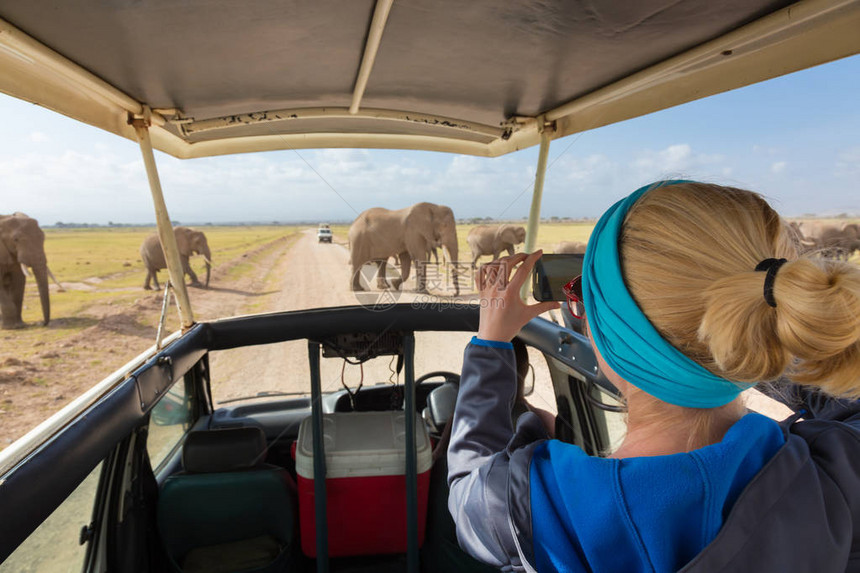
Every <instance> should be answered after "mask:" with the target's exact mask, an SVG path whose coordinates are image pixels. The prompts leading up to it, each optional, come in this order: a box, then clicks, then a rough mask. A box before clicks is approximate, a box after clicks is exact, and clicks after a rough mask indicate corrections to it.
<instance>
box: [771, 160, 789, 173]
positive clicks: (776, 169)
mask: <svg viewBox="0 0 860 573" xmlns="http://www.w3.org/2000/svg"><path fill="white" fill-rule="evenodd" d="M787 166H788V162H787V161H777V162H775V163H772V164H771V166H770V172H771V173H774V174H776V175H779V174H780V173H782V172H783V171H785V168H786V167H787Z"/></svg>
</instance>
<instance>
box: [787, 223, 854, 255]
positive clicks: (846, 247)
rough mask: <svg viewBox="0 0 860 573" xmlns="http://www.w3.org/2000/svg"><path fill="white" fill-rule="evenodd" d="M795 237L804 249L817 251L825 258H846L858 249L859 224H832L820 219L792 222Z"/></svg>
mask: <svg viewBox="0 0 860 573" xmlns="http://www.w3.org/2000/svg"><path fill="white" fill-rule="evenodd" d="M790 228H791V230H792V232H793V233H794V235H795V238H796V239H797V240H798V242H799V243H800V245H801V246H802V247H803V249H804V250H805V251H813V252H818V253H820V254H821V256H823V257H826V258H834V259H844V260H846V261H847V260H848V259H850V258H851V256H852V255H853V254H854V251H857V250H860V225H858V224H857V223H846V224H843V225H833V224H826V223H822V222H821V221H811V222H805V221H804V222H800V223H798V222H792V223H791V226H790Z"/></svg>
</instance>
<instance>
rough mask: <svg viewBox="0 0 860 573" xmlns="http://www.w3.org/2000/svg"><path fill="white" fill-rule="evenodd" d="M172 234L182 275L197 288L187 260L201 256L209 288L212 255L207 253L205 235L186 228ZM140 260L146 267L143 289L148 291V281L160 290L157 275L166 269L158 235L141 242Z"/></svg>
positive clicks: (197, 282)
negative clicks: (174, 238)
mask: <svg viewBox="0 0 860 573" xmlns="http://www.w3.org/2000/svg"><path fill="white" fill-rule="evenodd" d="M173 234H174V235H175V236H176V246H177V248H178V249H179V260H180V261H182V270H184V271H185V273H184V274H187V275H188V276H189V277H191V284H192V285H195V286H199V285H200V281H199V280H197V275H196V274H194V271H193V270H191V265H190V264H188V258H189V257H190V256H191V255H203V260H205V261H206V284H205V286H206V287H209V274H210V272H211V270H212V254H211V253H210V252H209V243H208V242H207V241H206V235H204V234H203V232H202V231H195V230H194V229H189V228H188V227H175V228H174V229H173ZM140 258H141V259H143V266H145V267H146V280H145V281H144V283H143V288H144V289H146V290H149V288H150V287H149V281H150V279H152V280H153V281H154V282H155V288H157V289H158V288H161V287H160V286H159V285H158V276H157V273H158V271H159V270H161V269H166V268H167V262H166V261H165V259H164V251H163V250H162V249H161V241H160V240H159V239H158V235H150V236H149V237H147V238H146V239H144V240H143V244H142V245H140ZM183 276H184V275H183Z"/></svg>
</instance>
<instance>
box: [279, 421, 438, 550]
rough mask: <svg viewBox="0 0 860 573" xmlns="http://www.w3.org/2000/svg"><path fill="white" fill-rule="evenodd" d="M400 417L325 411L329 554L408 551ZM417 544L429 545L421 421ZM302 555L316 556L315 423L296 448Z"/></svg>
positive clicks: (307, 425) (427, 452) (428, 462)
mask: <svg viewBox="0 0 860 573" xmlns="http://www.w3.org/2000/svg"><path fill="white" fill-rule="evenodd" d="M405 419H406V416H405V415H404V413H403V412H348V413H336V414H324V415H323V426H324V434H325V435H324V438H323V440H324V441H323V443H324V444H325V457H326V498H327V515H328V550H329V555H330V556H332V557H338V556H347V555H366V554H379V553H405V552H406V439H405V438H406V436H405V428H406V424H405ZM415 442H416V453H417V458H418V464H417V465H418V468H417V469H418V542H419V544H421V543H423V542H424V525H425V522H426V515H427V492H428V490H429V486H430V467H431V466H432V465H433V456H432V451H431V448H430V439H429V437H428V436H427V429H426V428H425V427H424V424H423V423H422V421H421V418H420V417H418V416H416V432H415ZM296 473H297V474H298V482H299V483H298V487H299V524H300V528H301V535H302V550H303V551H304V552H305V555H308V556H310V557H316V517H315V514H314V460H313V432H312V419H311V417H308V418H306V419H305V420H304V421H302V425H301V428H300V429H299V439H298V444H297V446H296Z"/></svg>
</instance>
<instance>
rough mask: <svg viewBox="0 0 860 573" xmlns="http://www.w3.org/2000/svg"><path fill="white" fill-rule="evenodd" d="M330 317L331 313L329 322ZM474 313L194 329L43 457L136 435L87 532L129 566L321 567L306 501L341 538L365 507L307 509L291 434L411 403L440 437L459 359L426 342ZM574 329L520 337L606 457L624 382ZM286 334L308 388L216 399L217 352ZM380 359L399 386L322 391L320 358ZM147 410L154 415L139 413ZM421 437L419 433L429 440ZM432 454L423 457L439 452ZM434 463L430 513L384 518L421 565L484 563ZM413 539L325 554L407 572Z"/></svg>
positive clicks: (103, 551)
mask: <svg viewBox="0 0 860 573" xmlns="http://www.w3.org/2000/svg"><path fill="white" fill-rule="evenodd" d="M322 313H325V317H326V320H324V321H320V320H319V319H320V315H321V314H322ZM477 319H478V307H477V306H475V305H462V306H461V307H459V308H456V307H455V308H441V307H439V306H438V305H437V306H433V305H431V306H428V307H427V308H424V309H420V310H416V309H414V308H412V307H411V305H398V306H395V307H394V308H391V309H389V310H387V311H386V312H384V313H380V312H374V311H372V310H369V309H365V308H361V307H344V308H335V309H325V310H311V311H299V312H290V313H279V314H270V315H261V316H252V317H243V318H233V319H224V320H219V321H214V322H210V323H202V324H198V325H196V326H195V327H193V328H192V329H191V331H189V332H188V333H186V335H185V336H183V337H182V338H181V340H177V341H176V342H174V343H173V344H171V345H169V346H168V347H167V348H166V349H165V350H164V351H162V352H161V353H159V354H158V355H157V356H156V357H153V358H152V359H151V360H149V361H148V362H147V363H146V364H145V365H143V366H142V367H140V368H139V369H137V370H136V371H135V372H134V373H132V375H131V376H132V379H133V380H134V381H135V384H133V385H128V386H127V387H126V389H125V390H123V389H122V388H118V389H117V390H116V391H114V392H112V393H110V394H109V395H107V396H105V397H104V398H103V399H102V400H100V401H99V403H98V404H96V407H95V408H94V409H93V410H92V411H91V413H90V417H91V420H90V422H89V424H87V425H86V426H87V428H91V427H99V428H105V429H106V430H105V431H104V432H100V433H90V432H89V431H88V429H87V428H81V430H82V431H80V432H75V431H69V432H63V433H62V434H61V435H60V436H58V439H55V440H53V441H51V442H50V443H48V444H46V445H45V446H44V449H43V451H42V452H41V453H40V456H45V457H46V458H47V459H56V458H55V456H58V455H61V456H62V457H64V458H66V459H68V460H69V463H68V465H67V466H65V467H66V468H67V469H68V470H69V471H73V470H75V469H77V466H78V465H79V464H80V465H81V466H83V467H87V466H89V465H90V464H91V463H92V461H93V458H92V456H95V455H97V454H96V452H97V451H98V449H99V446H103V444H104V441H105V440H106V439H109V438H108V436H110V435H116V434H118V433H119V432H122V433H123V434H124V435H125V436H126V437H125V438H124V439H123V440H121V441H120V442H119V443H117V444H116V445H115V446H114V447H113V449H112V450H111V452H110V454H109V455H108V456H107V457H104V458H101V459H98V460H96V463H97V466H98V479H97V480H96V483H97V487H96V495H95V498H96V499H97V500H99V503H96V504H95V505H94V507H92V508H91V510H92V512H93V513H92V517H91V521H90V522H86V521H84V522H82V523H81V524H80V525H81V527H82V529H81V538H80V539H81V540H83V541H84V544H85V545H86V546H87V547H88V548H90V549H89V550H88V552H87V556H86V562H87V563H88V564H89V565H88V566H92V567H94V568H95V570H99V569H100V568H102V567H107V569H108V570H114V567H116V568H117V569H116V570H122V571H167V570H178V571H221V570H223V571H245V570H249V571H250V570H253V571H257V570H260V571H270V570H271V571H315V570H318V567H319V565H318V561H319V559H315V558H313V557H309V556H308V555H307V554H306V553H305V552H303V551H302V549H301V548H302V543H303V542H302V539H301V536H302V535H303V534H307V529H303V528H302V527H300V526H299V523H300V521H301V520H303V519H306V518H305V516H303V515H300V513H301V512H308V511H310V512H314V513H316V512H318V511H322V512H323V513H321V514H319V513H317V521H318V522H319V521H322V520H321V519H320V518H319V516H320V515H326V516H327V517H328V522H329V524H328V527H329V535H330V536H337V533H336V531H337V528H340V527H344V525H343V523H341V522H342V521H343V520H344V519H348V520H349V519H352V518H353V517H354V516H343V515H340V516H338V513H339V512H341V511H343V509H342V508H339V507H330V508H329V509H328V511H327V512H326V511H324V509H320V508H318V507H315V506H313V505H311V506H300V504H299V500H298V495H297V494H298V490H297V485H296V484H297V482H299V481H300V479H299V475H298V474H297V462H296V452H295V448H296V445H295V443H296V441H297V440H299V439H300V427H301V426H302V422H303V421H304V420H306V419H309V418H312V417H313V416H314V415H316V416H319V417H320V419H322V417H324V416H331V415H338V416H341V417H343V416H346V417H349V416H355V415H358V416H361V415H362V414H363V413H367V412H402V413H403V414H404V415H406V419H407V420H410V416H408V414H406V413H407V412H408V413H411V422H412V423H413V424H414V426H415V428H416V431H417V432H418V433H419V434H426V435H427V436H429V438H430V444H431V447H432V446H435V445H436V444H437V443H438V442H439V439H440V437H441V435H442V434H443V432H444V428H445V425H446V423H447V422H448V420H449V419H450V417H451V415H452V413H453V406H454V401H455V400H456V389H457V383H458V381H459V370H457V371H435V372H415V371H414V368H413V359H414V354H415V352H416V340H418V341H419V342H420V341H421V340H422V339H421V335H422V334H423V333H424V332H431V331H432V332H434V333H439V334H442V335H454V334H455V333H465V334H467V335H471V334H472V333H473V332H474V331H475V330H476V329H477ZM574 328H575V326H574V325H573V324H567V325H566V326H563V325H559V324H556V323H555V322H552V321H549V320H545V319H542V318H539V319H535V320H534V321H532V322H531V323H530V324H529V325H528V326H527V328H525V329H524V330H523V331H522V333H521V334H520V336H519V338H520V339H521V340H522V341H523V342H524V343H525V344H526V345H527V346H529V347H531V348H533V349H535V350H537V351H538V352H539V353H540V354H539V355H540V356H542V357H543V358H544V359H545V360H546V365H545V367H546V369H547V370H548V372H549V373H550V375H551V377H552V380H553V386H554V388H555V392H556V396H555V398H556V401H557V404H558V408H559V416H558V418H557V423H556V426H555V434H556V436H557V437H558V438H559V439H564V440H567V441H569V442H571V443H576V444H579V445H580V446H581V447H583V448H584V449H585V451H587V452H589V453H592V454H595V455H596V454H599V453H600V452H601V451H604V450H606V449H607V448H608V447H609V444H610V439H611V436H610V426H611V425H612V423H610V422H609V418H610V417H612V416H615V417H620V416H621V414H620V413H619V412H620V411H621V407H620V403H619V402H618V401H617V400H616V399H615V394H614V389H612V387H611V386H610V385H609V383H608V382H607V381H606V380H605V378H603V377H602V376H601V375H599V374H598V373H597V368H596V364H595V362H594V357H593V354H592V353H591V351H590V346H589V343H588V341H587V339H585V338H584V337H583V336H582V335H581V334H579V333H577V332H576V331H575V330H573V329H574ZM289 341H294V342H299V343H301V344H306V345H307V348H308V364H309V371H310V377H309V379H308V380H307V386H308V388H309V392H308V393H307V394H308V395H305V396H301V397H293V396H278V395H277V393H262V394H260V395H252V396H249V397H247V398H239V399H230V400H225V401H224V402H225V403H223V404H221V405H220V407H217V408H214V407H213V402H212V396H211V379H212V378H215V377H217V376H218V373H217V372H213V371H211V369H210V355H211V354H212V353H217V352H230V351H236V350H240V349H242V348H247V347H249V346H252V345H261V344H278V343H286V342H289ZM389 358H391V360H389ZM372 359H384V360H385V362H386V363H391V362H395V363H396V367H395V372H396V373H397V378H398V379H399V382H398V380H395V381H394V383H392V382H391V380H390V379H389V380H380V381H378V382H379V383H377V384H366V385H364V386H363V387H356V386H353V387H352V388H347V387H344V388H341V389H335V390H333V391H328V392H326V393H322V392H321V387H320V361H321V360H322V361H327V360H333V361H335V362H337V363H340V362H342V361H350V363H353V362H354V363H366V362H368V361H370V360H372ZM540 366H541V367H543V365H540ZM139 407H144V408H145V409H146V410H147V412H148V415H147V416H145V417H142V418H141V417H139V416H138V415H137V414H136V411H137V410H138V408H139ZM614 423H615V425H617V424H618V420H617V419H616V420H614ZM405 427H407V428H408V427H409V424H408V422H407V424H406V426H405ZM413 441H415V442H419V443H420V440H419V439H418V438H415V440H413ZM327 443H328V440H327ZM406 443H409V440H408V439H407V441H406ZM375 447H376V446H374V445H373V444H369V445H367V446H366V447H365V448H364V450H362V452H363V453H364V454H365V455H367V454H368V452H372V450H373V449H374V448H375ZM407 454H408V448H407ZM413 455H417V453H413ZM423 455H424V456H425V458H426V457H427V456H429V451H425V452H423ZM315 459H320V458H315ZM419 465H420V464H419ZM425 465H426V464H425ZM41 471H44V469H43V468H41V467H39V466H37V465H35V464H27V465H26V466H24V467H22V468H21V469H20V470H19V471H17V472H15V474H13V476H14V478H13V481H11V482H9V483H7V484H6V485H8V486H11V487H13V488H14V487H25V484H27V483H31V482H32V480H34V479H36V476H37V475H38V472H41ZM31 472H34V473H31ZM423 473H425V474H426V476H425V479H427V480H429V487H425V488H424V489H422V491H421V495H422V502H421V503H422V504H426V508H425V509H424V510H423V511H422V512H421V514H420V515H419V514H418V512H417V511H415V512H413V513H414V515H411V514H410V515H409V517H408V520H411V521H407V522H406V523H405V524H404V523H402V522H403V521H404V517H405V516H403V515H401V516H400V518H399V520H398V518H397V517H396V516H395V515H390V514H387V517H386V520H390V523H381V524H378V525H379V526H380V527H382V528H386V527H390V528H396V529H397V530H399V532H400V533H399V534H398V535H397V539H398V540H399V541H400V543H401V545H403V543H404V541H405V542H409V543H414V544H415V548H416V549H417V551H415V556H414V557H415V558H416V559H418V560H419V564H420V565H419V566H420V567H421V568H422V569H425V570H431V571H441V570H486V569H487V567H486V566H485V565H483V564H480V563H478V562H477V561H474V560H473V559H472V558H471V557H469V556H468V555H466V554H465V553H463V552H462V551H461V550H460V549H459V547H458V546H457V542H456V537H455V533H454V529H453V521H452V520H451V517H450V514H449V513H448V507H447V484H446V477H447V476H446V467H445V458H444V455H443V456H439V457H437V458H436V459H434V460H433V462H432V467H431V468H429V469H427V468H425V469H424V472H423ZM415 479H416V484H415V485H414V486H413V487H414V488H415V489H413V490H412V493H409V492H410V490H409V487H408V484H407V487H403V486H402V484H401V487H400V490H399V492H400V497H401V498H402V500H403V502H404V503H405V502H406V500H407V498H408V497H409V496H410V495H415V496H417V495H418V492H417V489H418V486H417V476H416V478H415ZM19 480H20V481H19ZM311 481H313V480H311ZM19 484H20V485H19ZM74 495H75V493H73V494H72V497H74ZM378 495H380V497H378V498H377V499H374V498H373V497H372V494H368V493H367V492H365V493H363V494H362V498H363V499H362V503H363V504H366V507H368V508H372V507H374V506H375V505H378V504H383V503H384V500H385V499H387V498H389V497H390V496H391V492H390V491H386V492H385V493H384V495H382V494H381V492H378ZM70 499H71V498H70ZM35 501H36V500H33V499H32V498H22V499H20V503H21V504H22V505H21V506H20V507H32V504H33V503H35ZM39 501H41V502H43V503H45V504H46V505H49V504H51V503H52V502H53V500H39ZM416 501H417V499H416ZM66 503H68V500H67V501H66ZM407 513H408V512H407ZM52 517H53V516H52ZM61 517H62V516H61ZM67 517H68V518H71V519H73V520H76V521H75V523H77V521H80V520H81V516H80V515H73V516H67ZM49 520H50V518H49ZM419 520H420V523H421V524H422V525H421V526H420V529H421V531H422V538H421V539H420V540H419V539H418V532H419ZM46 523H47V522H46ZM365 525H366V524H365ZM409 536H414V539H412V540H411V541H410V540H409V539H407V538H408V537H409ZM317 539H318V540H319V539H322V540H323V541H324V540H325V538H324V537H323V538H317ZM28 541H29V540H28ZM28 541H25V542H24V544H23V545H21V546H20V547H19V548H18V549H17V550H16V552H15V553H13V554H12V555H11V556H10V557H9V559H8V560H7V561H6V563H5V564H4V566H13V565H14V564H16V563H18V561H17V559H18V555H28V554H31V551H32V548H31V547H30V546H29V543H28ZM77 541H78V540H75V542H77ZM318 542H319V541H318ZM395 543H396V541H395ZM419 544H420V547H419ZM403 549H406V545H403V548H402V549H401V550H400V551H396V552H393V553H391V552H388V551H383V552H380V553H370V554H368V553H367V552H366V551H363V552H361V553H359V554H356V555H342V556H337V557H331V558H330V559H327V560H326V561H328V563H327V564H326V566H327V567H328V569H329V570H332V571H364V570H367V571H384V570H392V571H394V570H397V571H399V570H403V569H404V568H405V567H407V565H408V559H409V551H404V550H403ZM218 567H222V568H218Z"/></svg>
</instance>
